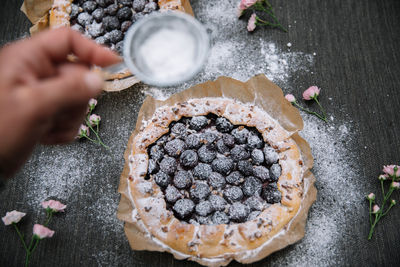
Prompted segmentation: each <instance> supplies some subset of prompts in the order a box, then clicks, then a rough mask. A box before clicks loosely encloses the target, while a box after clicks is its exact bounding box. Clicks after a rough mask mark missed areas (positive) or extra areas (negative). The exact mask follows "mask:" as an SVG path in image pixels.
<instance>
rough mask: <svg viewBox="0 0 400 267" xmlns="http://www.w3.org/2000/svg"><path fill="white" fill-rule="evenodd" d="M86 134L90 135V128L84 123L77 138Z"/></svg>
mask: <svg viewBox="0 0 400 267" xmlns="http://www.w3.org/2000/svg"><path fill="white" fill-rule="evenodd" d="M84 136H89V128H88V127H87V126H86V125H83V124H82V125H81V127H79V131H78V136H77V138H82V137H84Z"/></svg>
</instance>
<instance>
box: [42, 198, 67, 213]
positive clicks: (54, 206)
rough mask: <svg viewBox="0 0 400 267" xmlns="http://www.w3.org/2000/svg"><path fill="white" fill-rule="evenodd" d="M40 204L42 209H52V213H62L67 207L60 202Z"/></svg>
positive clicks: (49, 201)
mask: <svg viewBox="0 0 400 267" xmlns="http://www.w3.org/2000/svg"><path fill="white" fill-rule="evenodd" d="M41 204H42V207H43V208H45V209H47V208H49V209H52V210H53V212H60V211H61V212H64V209H65V208H66V207H67V205H64V204H62V203H61V202H60V201H57V200H48V201H43V202H42V203H41Z"/></svg>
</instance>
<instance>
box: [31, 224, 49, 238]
mask: <svg viewBox="0 0 400 267" xmlns="http://www.w3.org/2000/svg"><path fill="white" fill-rule="evenodd" d="M33 235H35V236H36V237H38V238H39V239H43V238H46V237H52V236H53V235H54V231H52V230H50V229H49V228H47V227H45V226H43V225H41V224H35V225H34V226H33Z"/></svg>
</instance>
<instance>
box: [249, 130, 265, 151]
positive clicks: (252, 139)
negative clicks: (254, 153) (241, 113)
mask: <svg viewBox="0 0 400 267" xmlns="http://www.w3.org/2000/svg"><path fill="white" fill-rule="evenodd" d="M262 146H263V141H262V139H261V138H260V137H258V136H257V135H256V134H249V136H248V137H247V147H248V148H249V149H250V150H252V149H254V148H262Z"/></svg>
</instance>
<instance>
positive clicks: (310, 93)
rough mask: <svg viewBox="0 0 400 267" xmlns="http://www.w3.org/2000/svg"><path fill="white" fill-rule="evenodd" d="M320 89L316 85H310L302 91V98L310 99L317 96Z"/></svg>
mask: <svg viewBox="0 0 400 267" xmlns="http://www.w3.org/2000/svg"><path fill="white" fill-rule="evenodd" d="M319 92H320V89H319V88H318V87H317V86H311V87H310V88H308V89H307V90H305V91H304V93H303V98H304V99H305V100H311V99H313V98H315V97H317V96H319Z"/></svg>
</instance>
